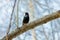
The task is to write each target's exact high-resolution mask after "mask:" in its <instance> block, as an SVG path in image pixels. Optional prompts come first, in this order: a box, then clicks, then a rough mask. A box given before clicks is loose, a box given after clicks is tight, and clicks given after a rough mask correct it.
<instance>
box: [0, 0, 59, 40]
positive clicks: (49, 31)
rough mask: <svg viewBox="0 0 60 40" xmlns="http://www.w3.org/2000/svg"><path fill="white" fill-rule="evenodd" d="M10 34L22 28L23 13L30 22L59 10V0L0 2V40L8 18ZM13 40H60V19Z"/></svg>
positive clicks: (10, 0) (5, 0)
mask: <svg viewBox="0 0 60 40" xmlns="http://www.w3.org/2000/svg"><path fill="white" fill-rule="evenodd" d="M14 3H15V8H14V12H13V15H12V20H11V28H10V32H11V31H12V30H14V29H16V28H17V27H16V26H18V27H20V26H22V20H23V17H24V13H25V12H28V13H29V16H30V21H29V22H32V21H34V20H37V19H39V18H41V17H43V16H45V15H49V14H52V13H53V12H56V11H58V10H60V0H0V39H1V38H3V37H4V36H5V35H6V32H7V29H8V27H9V23H10V18H11V14H12V10H13V6H14ZM13 40H60V18H58V19H55V20H53V21H50V22H48V23H46V24H43V25H40V26H38V27H36V28H34V29H31V30H29V31H27V32H25V33H23V34H21V35H19V36H17V37H16V38H14V39H13Z"/></svg>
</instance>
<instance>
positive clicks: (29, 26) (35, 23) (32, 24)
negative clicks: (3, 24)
mask: <svg viewBox="0 0 60 40" xmlns="http://www.w3.org/2000/svg"><path fill="white" fill-rule="evenodd" d="M59 17H60V10H59V11H57V12H54V13H52V14H49V15H46V16H44V17H42V18H40V19H37V20H35V21H33V22H30V23H28V24H26V25H23V26H21V27H20V28H19V29H17V28H16V29H15V30H14V31H12V32H11V33H10V34H9V35H8V38H9V40H12V39H13V38H15V37H17V36H18V35H20V34H22V33H24V32H26V31H28V30H30V29H33V28H35V27H37V26H38V25H42V24H45V23H47V22H49V21H52V20H54V19H56V18H59ZM1 40H6V36H4V37H3V38H2V39H1Z"/></svg>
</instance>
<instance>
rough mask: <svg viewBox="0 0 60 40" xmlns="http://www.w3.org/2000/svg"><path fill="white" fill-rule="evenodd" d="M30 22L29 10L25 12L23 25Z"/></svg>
mask: <svg viewBox="0 0 60 40" xmlns="http://www.w3.org/2000/svg"><path fill="white" fill-rule="evenodd" d="M28 22H29V14H28V12H26V13H25V16H24V18H23V25H24V24H27V23H28Z"/></svg>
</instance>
